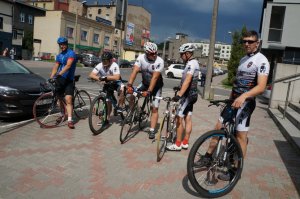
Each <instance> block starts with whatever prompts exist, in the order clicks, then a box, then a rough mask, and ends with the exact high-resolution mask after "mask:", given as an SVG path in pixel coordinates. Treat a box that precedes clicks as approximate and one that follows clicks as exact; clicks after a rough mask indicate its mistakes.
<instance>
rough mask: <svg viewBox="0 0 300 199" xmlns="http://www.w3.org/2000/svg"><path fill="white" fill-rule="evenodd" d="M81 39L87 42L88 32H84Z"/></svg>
mask: <svg viewBox="0 0 300 199" xmlns="http://www.w3.org/2000/svg"><path fill="white" fill-rule="evenodd" d="M80 38H81V40H82V41H87V31H85V30H82V31H81V36H80Z"/></svg>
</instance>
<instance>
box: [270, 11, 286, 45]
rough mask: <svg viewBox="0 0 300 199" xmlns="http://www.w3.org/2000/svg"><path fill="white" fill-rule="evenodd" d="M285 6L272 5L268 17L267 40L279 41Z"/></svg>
mask: <svg viewBox="0 0 300 199" xmlns="http://www.w3.org/2000/svg"><path fill="white" fill-rule="evenodd" d="M284 15H285V6H273V7H272V12H271V19H270V28H269V37H268V41H275V42H281V36H282V30H283V22H284Z"/></svg>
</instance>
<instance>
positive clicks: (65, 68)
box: [58, 58, 75, 75]
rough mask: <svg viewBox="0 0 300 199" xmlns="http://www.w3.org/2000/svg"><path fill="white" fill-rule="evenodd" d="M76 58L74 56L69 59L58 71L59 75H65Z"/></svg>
mask: <svg viewBox="0 0 300 199" xmlns="http://www.w3.org/2000/svg"><path fill="white" fill-rule="evenodd" d="M74 60H75V59H74V58H69V59H68V61H67V64H66V65H65V67H64V68H63V69H62V70H61V71H60V72H59V73H58V75H63V74H64V73H65V72H67V71H68V70H69V69H70V68H71V66H72V63H73V61H74Z"/></svg>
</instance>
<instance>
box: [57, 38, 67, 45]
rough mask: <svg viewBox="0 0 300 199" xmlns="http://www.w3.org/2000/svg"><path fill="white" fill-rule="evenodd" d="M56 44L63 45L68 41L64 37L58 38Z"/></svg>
mask: <svg viewBox="0 0 300 199" xmlns="http://www.w3.org/2000/svg"><path fill="white" fill-rule="evenodd" d="M57 43H58V44H63V43H65V44H68V39H67V38H65V37H58V39H57Z"/></svg>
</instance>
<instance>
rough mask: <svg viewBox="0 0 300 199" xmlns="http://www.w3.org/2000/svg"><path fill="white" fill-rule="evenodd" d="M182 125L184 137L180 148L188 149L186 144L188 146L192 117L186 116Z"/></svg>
mask: <svg viewBox="0 0 300 199" xmlns="http://www.w3.org/2000/svg"><path fill="white" fill-rule="evenodd" d="M184 123H185V135H184V139H183V141H182V144H181V146H182V148H183V149H188V146H189V145H188V144H189V140H190V136H191V133H192V115H191V114H188V115H187V116H186V117H185V118H184Z"/></svg>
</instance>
